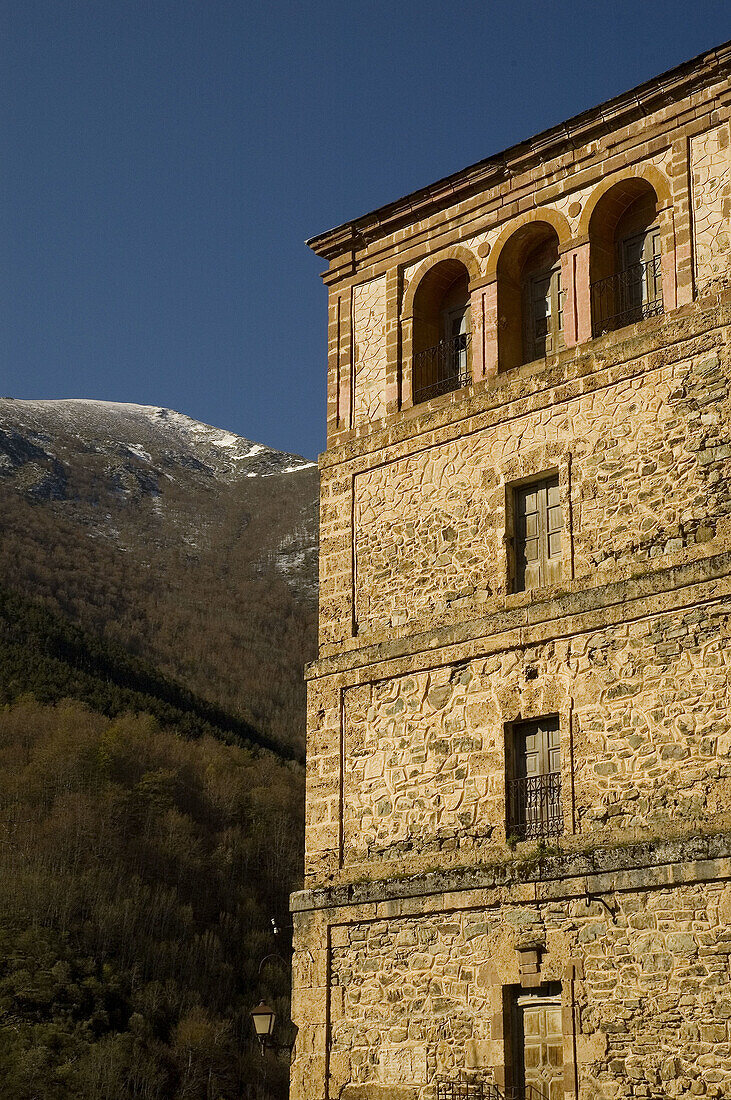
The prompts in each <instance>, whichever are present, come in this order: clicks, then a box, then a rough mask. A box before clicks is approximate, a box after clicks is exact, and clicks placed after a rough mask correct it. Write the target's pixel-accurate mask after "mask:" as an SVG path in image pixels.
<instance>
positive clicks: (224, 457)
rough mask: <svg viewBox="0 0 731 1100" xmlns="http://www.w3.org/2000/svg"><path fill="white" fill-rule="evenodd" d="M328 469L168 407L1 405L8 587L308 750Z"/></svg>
mask: <svg viewBox="0 0 731 1100" xmlns="http://www.w3.org/2000/svg"><path fill="white" fill-rule="evenodd" d="M316 507H317V469H316V467H315V466H314V465H313V464H312V463H307V462H305V461H304V460H303V459H300V458H298V457H297V456H295V455H286V454H281V453H280V452H277V451H272V450H270V449H269V448H267V447H264V446H262V445H261V444H258V443H252V442H251V441H249V440H246V439H242V438H241V437H239V436H235V435H233V434H232V433H230V432H225V431H221V430H219V429H216V428H210V427H208V426H207V425H204V424H199V423H198V422H197V421H194V420H191V419H190V418H188V417H185V416H181V415H180V414H179V413H175V412H172V411H170V410H167V409H156V408H147V407H142V406H135V405H115V404H107V403H104V402H84V401H48V402H44V401H39V402H29V401H11V400H0V533H1V535H2V537H1V538H0V577H2V579H3V581H4V582H5V584H7V585H9V586H10V587H12V588H13V589H14V590H15V591H18V592H21V593H23V594H25V595H27V596H31V597H33V598H34V599H36V598H40V599H42V600H43V601H45V602H46V604H47V605H48V606H49V607H50V608H52V609H53V610H55V611H57V612H60V613H61V614H63V615H64V616H65V617H67V618H68V619H70V620H72V621H74V622H77V623H80V624H81V625H83V626H85V627H86V628H87V629H89V630H90V631H91V632H92V633H93V634H95V635H97V636H99V637H102V638H104V639H106V640H108V641H112V642H116V643H119V644H120V645H121V646H122V647H123V648H124V650H125V651H126V652H127V653H130V654H135V655H138V656H140V657H142V658H144V659H145V660H146V661H147V662H149V663H150V664H152V665H154V666H155V667H156V668H158V669H160V671H161V672H163V673H164V674H166V675H168V676H170V677H171V678H172V679H174V680H176V681H178V682H179V683H181V684H185V685H186V686H187V687H188V688H189V689H190V690H191V691H193V692H195V693H196V694H197V695H199V696H200V697H201V698H203V699H205V700H207V701H208V702H210V703H212V704H214V705H216V706H218V707H220V708H222V709H223V710H225V711H226V712H228V713H229V714H233V715H237V716H239V717H240V718H242V719H243V720H245V721H247V722H249V723H251V724H252V725H253V726H255V727H256V728H257V729H258V730H260V731H261V732H262V733H263V734H266V735H267V736H271V737H272V738H273V739H275V740H276V741H277V742H278V743H280V744H282V745H287V746H291V747H294V748H296V749H297V750H298V751H299V752H301V751H302V750H303V747H304V685H303V681H302V667H303V665H304V663H305V662H306V661H308V660H311V659H312V658H313V657H314V651H315V650H314V647H315V618H316V592H317V513H316Z"/></svg>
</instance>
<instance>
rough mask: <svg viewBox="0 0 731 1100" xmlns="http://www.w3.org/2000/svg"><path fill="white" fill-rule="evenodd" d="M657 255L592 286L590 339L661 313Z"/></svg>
mask: <svg viewBox="0 0 731 1100" xmlns="http://www.w3.org/2000/svg"><path fill="white" fill-rule="evenodd" d="M661 259H662V257H661V256H660V255H657V256H653V257H651V259H649V260H643V261H642V262H641V263H636V264H631V265H630V266H629V267H627V268H626V269H625V270H624V271H619V272H617V274H616V275H610V276H608V278H606V279H599V280H598V281H597V282H595V283H592V284H591V316H592V335H593V336H601V335H602V333H605V332H613V331H614V329H618V328H623V327H624V326H625V325H633V324H634V323H635V322H636V321H643V320H644V319H645V318H646V317H659V316H660V314H661V313H662V312H663V300H662V271H661V266H660V265H661Z"/></svg>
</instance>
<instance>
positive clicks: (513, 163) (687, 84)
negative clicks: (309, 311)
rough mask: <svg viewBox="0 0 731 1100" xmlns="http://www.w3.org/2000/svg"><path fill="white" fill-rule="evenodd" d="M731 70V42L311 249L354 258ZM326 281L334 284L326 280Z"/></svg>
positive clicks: (312, 243) (321, 237) (320, 239)
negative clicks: (400, 230)
mask: <svg viewBox="0 0 731 1100" xmlns="http://www.w3.org/2000/svg"><path fill="white" fill-rule="evenodd" d="M730 67H731V42H726V43H724V44H723V45H720V46H717V47H715V48H714V49H712V50H709V51H706V52H704V53H702V54H699V55H698V56H697V57H695V58H692V59H691V60H690V61H686V62H684V63H683V64H682V65H679V66H677V68H674V69H670V70H668V71H667V72H665V73H661V74H660V75H659V76H657V77H654V78H653V79H651V80H648V81H646V82H645V83H643V84H640V85H638V86H637V87H636V88H632V89H630V91H628V92H624V93H622V94H621V95H618V96H615V97H614V98H612V99H609V100H607V101H606V102H604V103H601V104H599V105H598V106H596V107H592V108H590V109H589V110H587V111H583V112H581V113H580V114H578V115H574V116H573V117H572V118H570V119H567V120H566V121H565V122H562V123H559V124H558V125H557V126H552V127H550V128H549V129H547V130H544V131H542V132H541V133H539V134H536V135H535V136H534V137H531V138H528V139H527V140H525V141H522V142H519V143H518V144H517V145H513V146H511V147H510V148H508V149H506V150H504V151H503V152H501V153H497V154H495V155H493V156H491V157H487V158H486V159H484V160H481V161H478V163H477V164H473V165H470V166H469V167H467V168H464V169H462V170H461V171H459V172H455V173H453V174H451V175H449V176H446V177H444V178H443V179H441V180H437V181H436V182H435V183H432V184H430V185H428V186H427V187H422V188H420V189H419V190H417V191H413V192H411V193H410V194H408V195H405V196H403V198H400V199H397V200H396V201H394V202H392V203H388V204H387V205H385V206H381V207H379V208H378V209H376V210H374V211H371V212H370V213H368V214H364V215H362V216H361V217H359V218H355V219H353V220H352V221H348V222H344V223H343V224H342V225H339V226H336V227H335V228H334V229H331V230H328V231H327V232H325V233H320V234H318V235H316V236H314V237H311V238H310V239H309V240H308V241H307V242H306V243H307V245H308V246H309V247H310V248H311V249H312V250H313V251H314V252H315V253H316V254H317V255H318V256H321V257H322V258H323V259H325V260H328V261H330V262H332V261H334V260H337V258H338V257H340V256H344V255H347V254H350V256H351V257H352V256H353V254H354V252H355V251H356V250H357V249H358V248H362V247H363V246H365V245H366V244H367V243H368V242H369V241H371V240H375V239H377V238H378V237H382V236H385V235H387V234H389V233H392V232H394V231H395V230H396V229H398V228H399V227H401V226H403V225H404V224H405V223H408V222H413V221H419V220H421V219H423V218H426V217H428V216H430V215H431V214H433V213H434V212H435V211H437V210H439V209H441V208H442V207H444V206H447V205H452V204H454V203H456V202H459V201H460V200H461V199H463V198H466V197H467V196H468V195H470V194H473V193H474V192H476V191H480V190H483V191H484V190H486V189H488V188H489V187H492V186H495V185H497V184H499V183H502V182H504V181H505V180H506V179H510V178H511V177H513V176H515V175H517V174H519V173H521V172H524V171H526V170H528V169H530V168H532V167H533V166H534V165H536V164H537V163H541V162H544V161H546V160H549V159H551V158H554V157H559V156H561V155H562V154H565V153H566V152H567V151H571V150H573V149H576V148H581V147H584V146H585V145H586V144H587V143H589V142H590V141H592V140H595V139H596V138H598V137H599V136H601V135H604V134H608V133H611V132H612V131H614V130H617V129H618V128H620V127H622V126H626V125H628V124H629V123H631V122H633V121H636V120H637V119H638V118H643V117H645V116H647V115H649V114H650V113H651V112H652V111H655V110H658V109H659V108H661V107H663V106H665V105H667V104H671V103H674V102H677V101H678V100H679V99H681V98H683V97H685V96H688V95H690V94H691V93H692V92H693V91H694V90H695V88H697V87H698V86H700V85H703V84H705V83H708V82H709V80H710V79H713V78H718V77H719V76H720V75H721V74H722V73H723V72H726V71H728V70H729V68H730ZM348 262H349V263H350V260H349V261H348ZM338 266H339V265H338ZM326 281H331V280H330V279H329V278H327V279H326Z"/></svg>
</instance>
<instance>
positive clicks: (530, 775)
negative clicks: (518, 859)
mask: <svg viewBox="0 0 731 1100" xmlns="http://www.w3.org/2000/svg"><path fill="white" fill-rule="evenodd" d="M511 748H512V752H511V753H509V756H508V766H509V768H510V772H509V774H508V779H507V798H506V803H507V822H506V831H507V834H508V836H515V837H517V838H518V839H519V840H530V839H533V838H536V837H545V836H558V835H560V834H561V833H562V832H563V809H562V805H561V731H560V728H559V721H558V717H557V716H556V715H554V716H552V717H548V718H539V719H537V720H536V721H533V722H519V723H517V724H516V725H514V726H513V727H512V746H511ZM511 756H512V759H510V757H511Z"/></svg>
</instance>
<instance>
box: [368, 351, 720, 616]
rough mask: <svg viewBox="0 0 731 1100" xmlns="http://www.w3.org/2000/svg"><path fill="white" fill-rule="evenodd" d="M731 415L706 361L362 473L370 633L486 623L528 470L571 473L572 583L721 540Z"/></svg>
mask: <svg viewBox="0 0 731 1100" xmlns="http://www.w3.org/2000/svg"><path fill="white" fill-rule="evenodd" d="M665 358H667V357H665ZM561 397H563V398H564V399H563V400H561V399H560V398H561ZM730 416H731V408H730V406H729V386H728V374H727V364H726V363H725V361H722V360H721V359H720V358H719V355H718V354H715V353H714V354H711V355H709V354H708V353H704V354H701V355H698V356H695V357H693V358H692V359H691V360H689V361H688V360H686V359H684V358H678V359H676V361H674V362H663V361H660V363H659V365H658V366H657V367H655V368H653V369H650V370H648V371H647V372H645V373H643V374H641V375H636V376H635V377H631V378H628V379H627V380H625V381H622V382H618V383H617V384H615V385H613V386H606V387H597V388H596V389H594V390H593V392H589V393H584V394H577V395H575V396H574V395H573V394H572V393H571V391H570V390H569V391H568V392H567V393H566V394H560V393H559V394H557V399H556V400H555V401H554V403H553V404H551V405H549V406H548V407H547V408H544V409H543V410H541V411H540V412H537V413H529V414H526V415H523V416H518V417H512V416H509V415H505V416H504V418H503V419H502V420H500V421H498V422H496V423H495V424H494V426H491V427H489V428H486V429H484V430H482V431H475V432H473V433H470V434H469V435H466V436H465V437H462V438H459V439H457V440H454V441H453V442H447V443H443V444H439V445H435V446H432V447H428V448H423V449H420V450H418V451H416V452H415V453H414V454H412V455H410V456H409V457H407V458H402V459H397V460H395V461H390V462H385V463H383V464H382V465H378V466H376V467H375V468H373V469H370V470H367V471H365V472H363V473H361V474H358V475H357V476H356V478H355V488H354V494H355V540H356V543H355V545H356V550H355V555H356V570H355V572H356V619H357V623H358V631H359V634H360V635H367V634H368V633H372V632H376V633H377V632H378V631H381V630H383V629H386V628H388V627H391V626H401V625H404V624H407V623H410V622H417V623H419V624H420V626H421V628H422V629H424V628H427V627H429V626H430V625H432V624H434V623H440V624H443V623H445V622H450V621H457V620H461V619H464V618H470V617H471V618H474V617H476V616H480V615H483V614H484V613H485V609H486V607H487V606H488V601H489V600H490V599H491V597H494V596H500V595H504V594H505V593H506V592H507V591H510V587H511V580H510V558H509V546H510V538H511V535H512V531H511V526H510V520H509V503H510V502H509V500H508V499H507V497H508V494H509V493H510V484H511V482H514V481H516V480H518V479H519V478H523V477H525V476H526V475H533V476H538V475H540V474H541V473H543V472H544V471H546V470H550V469H553V468H558V470H559V478H560V481H561V482H562V494H563V496H564V502H565V507H564V530H565V538H564V559H565V560H564V571H563V573H564V581H565V582H566V583H568V582H569V581H570V580H572V579H581V578H583V577H588V576H592V577H597V576H601V575H602V574H603V575H604V576H605V577H610V576H611V575H612V571H613V570H616V569H617V568H620V569H621V568H622V567H625V566H627V565H632V566H633V567H640V566H644V565H645V564H646V563H647V562H648V561H652V560H653V559H660V560H664V561H667V560H668V555H672V554H673V553H677V552H678V551H683V550H684V549H685V548H686V547H687V546H689V545H695V544H697V543H702V542H704V541H708V540H710V539H711V538H713V536H714V534H715V533H716V528H717V525H718V523H719V522H720V521H723V520H724V519H725V518H726V517H728V515H729V514H730V513H731V487H730V486H729V481H728V479H727V478H726V479H723V478H721V477H720V476H719V475H720V473H722V472H723V471H724V470H725V469H728V467H729V460H730V459H731V429H730V428H729V419H730ZM506 507H507V512H506Z"/></svg>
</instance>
